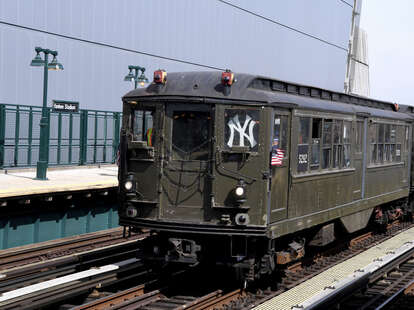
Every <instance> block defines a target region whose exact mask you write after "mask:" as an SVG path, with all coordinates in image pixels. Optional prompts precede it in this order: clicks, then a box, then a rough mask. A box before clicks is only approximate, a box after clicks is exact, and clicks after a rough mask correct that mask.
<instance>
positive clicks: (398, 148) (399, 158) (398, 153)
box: [395, 144, 401, 162]
mask: <svg viewBox="0 0 414 310" xmlns="http://www.w3.org/2000/svg"><path fill="white" fill-rule="evenodd" d="M395 161H396V162H400V161H401V144H397V149H396V150H395Z"/></svg>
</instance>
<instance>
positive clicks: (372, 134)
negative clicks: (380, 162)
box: [369, 124, 377, 164]
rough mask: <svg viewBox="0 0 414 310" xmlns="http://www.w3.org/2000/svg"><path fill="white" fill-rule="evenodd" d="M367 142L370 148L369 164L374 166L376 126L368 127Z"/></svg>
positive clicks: (375, 159)
mask: <svg viewBox="0 0 414 310" xmlns="http://www.w3.org/2000/svg"><path fill="white" fill-rule="evenodd" d="M369 142H370V148H371V163H372V164H375V162H376V161H377V145H376V142H377V124H370V125H369Z"/></svg>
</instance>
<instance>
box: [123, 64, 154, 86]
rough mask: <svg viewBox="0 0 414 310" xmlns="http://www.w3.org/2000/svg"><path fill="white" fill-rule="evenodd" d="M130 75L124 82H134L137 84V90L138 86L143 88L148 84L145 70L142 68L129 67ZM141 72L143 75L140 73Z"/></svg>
mask: <svg viewBox="0 0 414 310" xmlns="http://www.w3.org/2000/svg"><path fill="white" fill-rule="evenodd" d="M128 69H129V73H128V74H127V75H126V76H125V78H124V81H134V82H135V89H137V88H138V84H139V85H140V86H141V87H142V86H145V84H146V83H148V79H147V77H146V76H145V74H144V72H145V68H144V67H140V66H132V65H129V66H128ZM140 71H141V74H139V72H140Z"/></svg>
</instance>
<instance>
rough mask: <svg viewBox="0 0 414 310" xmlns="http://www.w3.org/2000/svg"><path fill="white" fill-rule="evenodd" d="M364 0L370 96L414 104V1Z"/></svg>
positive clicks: (364, 26) (363, 23)
mask: <svg viewBox="0 0 414 310" xmlns="http://www.w3.org/2000/svg"><path fill="white" fill-rule="evenodd" d="M362 1H363V2H362V13H361V21H360V27H361V28H363V29H365V30H366V31H367V33H368V61H369V71H370V76H369V78H370V86H371V89H370V91H371V93H370V97H373V98H376V99H381V100H386V101H391V102H397V103H400V104H407V105H413V106H414V15H413V13H414V1H413V0H396V1H390V0H362Z"/></svg>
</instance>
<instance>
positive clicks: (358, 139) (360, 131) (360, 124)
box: [355, 122, 364, 153]
mask: <svg viewBox="0 0 414 310" xmlns="http://www.w3.org/2000/svg"><path fill="white" fill-rule="evenodd" d="M356 124H357V130H356V135H355V138H356V139H355V146H356V152H357V153H361V152H362V142H363V140H364V133H363V128H364V123H363V122H357V123H356Z"/></svg>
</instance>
